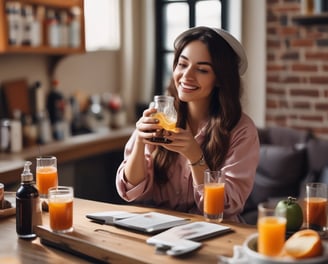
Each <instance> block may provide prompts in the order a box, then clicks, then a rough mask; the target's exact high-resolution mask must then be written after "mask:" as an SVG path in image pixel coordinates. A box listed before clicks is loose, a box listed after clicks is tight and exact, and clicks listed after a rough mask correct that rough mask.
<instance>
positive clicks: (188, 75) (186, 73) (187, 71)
mask: <svg viewBox="0 0 328 264" xmlns="http://www.w3.org/2000/svg"><path fill="white" fill-rule="evenodd" d="M183 76H184V77H185V78H194V71H193V69H192V67H188V68H186V69H185V71H184V72H183Z"/></svg>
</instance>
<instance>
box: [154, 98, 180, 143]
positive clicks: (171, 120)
mask: <svg viewBox="0 0 328 264" xmlns="http://www.w3.org/2000/svg"><path fill="white" fill-rule="evenodd" d="M150 105H151V107H154V108H155V109H156V110H157V112H156V113H155V114H153V117H155V118H156V119H158V121H159V125H160V126H161V127H162V128H163V129H162V130H161V131H158V132H156V137H153V138H151V139H150V141H153V142H161V143H170V140H168V139H167V138H165V130H166V131H174V130H175V128H176V122H177V112H176V110H175V108H174V97H173V96H168V95H156V96H155V97H154V102H152V103H151V104H150Z"/></svg>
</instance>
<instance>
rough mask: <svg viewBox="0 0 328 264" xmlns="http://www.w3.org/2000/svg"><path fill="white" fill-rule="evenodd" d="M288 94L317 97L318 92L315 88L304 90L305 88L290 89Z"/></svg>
mask: <svg viewBox="0 0 328 264" xmlns="http://www.w3.org/2000/svg"><path fill="white" fill-rule="evenodd" d="M290 94H291V95H292V96H307V97H319V92H318V91H317V90H305V89H300V88H297V89H291V90H290Z"/></svg>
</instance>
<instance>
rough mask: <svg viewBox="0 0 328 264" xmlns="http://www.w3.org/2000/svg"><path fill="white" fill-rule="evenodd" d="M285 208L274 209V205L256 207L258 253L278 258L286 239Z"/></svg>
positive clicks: (264, 204) (267, 204)
mask: <svg viewBox="0 0 328 264" xmlns="http://www.w3.org/2000/svg"><path fill="white" fill-rule="evenodd" d="M286 224H287V219H286V208H276V204H274V203H269V202H267V203H260V204H259V205H258V220H257V230H258V234H259V235H258V252H259V253H260V254H263V255H266V256H270V257H275V256H279V255H280V254H281V253H282V251H283V247H284V244H285V239H286Z"/></svg>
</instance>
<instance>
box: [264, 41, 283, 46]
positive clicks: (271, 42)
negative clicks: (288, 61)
mask: <svg viewBox="0 0 328 264" xmlns="http://www.w3.org/2000/svg"><path fill="white" fill-rule="evenodd" d="M267 47H269V48H280V47H281V43H280V41H279V40H268V41H267Z"/></svg>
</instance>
